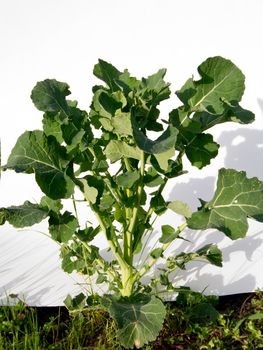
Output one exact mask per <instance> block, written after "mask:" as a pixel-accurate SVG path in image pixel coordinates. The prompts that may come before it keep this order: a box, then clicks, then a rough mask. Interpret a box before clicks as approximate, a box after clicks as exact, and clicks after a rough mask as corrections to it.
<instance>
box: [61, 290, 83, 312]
mask: <svg viewBox="0 0 263 350" xmlns="http://www.w3.org/2000/svg"><path fill="white" fill-rule="evenodd" d="M64 304H65V306H66V308H67V309H68V310H69V311H81V310H83V309H84V307H85V305H86V297H85V295H84V294H83V293H80V294H78V295H76V296H75V297H73V298H72V297H71V296H70V295H68V296H67V297H66V299H65V300H64Z"/></svg>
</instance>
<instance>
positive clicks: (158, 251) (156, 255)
mask: <svg viewBox="0 0 263 350" xmlns="http://www.w3.org/2000/svg"><path fill="white" fill-rule="evenodd" d="M150 255H151V257H152V258H154V259H158V258H160V257H161V256H162V255H163V249H162V248H155V249H154V250H152V251H151V253H150Z"/></svg>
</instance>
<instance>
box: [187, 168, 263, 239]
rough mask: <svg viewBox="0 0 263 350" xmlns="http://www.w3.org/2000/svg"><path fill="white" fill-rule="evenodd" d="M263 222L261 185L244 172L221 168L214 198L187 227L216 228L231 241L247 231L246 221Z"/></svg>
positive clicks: (193, 216)
mask: <svg viewBox="0 0 263 350" xmlns="http://www.w3.org/2000/svg"><path fill="white" fill-rule="evenodd" d="M248 217H249V218H253V219H255V220H257V221H260V222H262V221H263V183H262V182H261V181H259V180H258V179H257V178H255V177H254V178H247V177H246V173H245V172H243V171H240V172H238V171H236V170H233V169H224V168H223V169H220V170H219V174H218V180H217V188H216V192H215V194H214V198H213V199H212V200H211V201H210V202H207V203H206V204H204V205H203V206H202V208H201V209H200V210H199V211H197V212H195V213H193V215H192V216H191V218H190V219H188V221H187V222H188V227H189V228H192V229H195V230H199V229H202V230H205V229H208V228H216V229H218V230H219V231H222V232H224V233H225V234H226V235H227V236H228V237H229V238H231V239H238V238H242V237H244V236H245V235H246V232H247V230H248V222H247V218H248Z"/></svg>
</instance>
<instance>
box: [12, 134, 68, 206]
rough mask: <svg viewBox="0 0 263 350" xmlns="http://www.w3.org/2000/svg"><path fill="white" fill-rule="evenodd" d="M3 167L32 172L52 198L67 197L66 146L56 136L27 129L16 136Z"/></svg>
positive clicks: (40, 185)
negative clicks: (58, 141) (60, 143)
mask: <svg viewBox="0 0 263 350" xmlns="http://www.w3.org/2000/svg"><path fill="white" fill-rule="evenodd" d="M6 168H7V169H13V170H15V171H16V172H24V173H32V172H34V173H35V176H36V182H37V183H38V185H39V187H40V188H41V190H42V191H43V192H44V193H45V194H46V195H47V196H49V197H50V198H52V199H59V198H68V197H70V196H71V194H72V193H73V189H74V183H73V181H72V180H71V179H70V177H69V176H68V175H67V170H68V161H67V160H66V154H65V150H64V148H63V147H62V146H60V145H59V144H58V143H57V141H56V140H55V138H53V137H46V136H45V134H44V133H43V132H42V131H39V130H35V131H26V132H25V133H24V134H22V135H21V136H20V137H19V138H18V140H17V142H16V144H15V146H14V148H13V150H12V152H11V155H10V156H9V158H8V161H7V165H6Z"/></svg>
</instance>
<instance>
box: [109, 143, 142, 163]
mask: <svg viewBox="0 0 263 350" xmlns="http://www.w3.org/2000/svg"><path fill="white" fill-rule="evenodd" d="M105 155H106V157H107V158H108V159H109V160H110V161H111V163H114V162H116V161H117V160H119V159H121V158H123V157H126V158H134V159H138V160H140V159H141V151H140V150H139V149H138V148H137V147H133V146H130V145H128V144H127V143H126V142H124V141H119V140H111V141H110V142H109V143H108V145H107V147H106V148H105Z"/></svg>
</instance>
